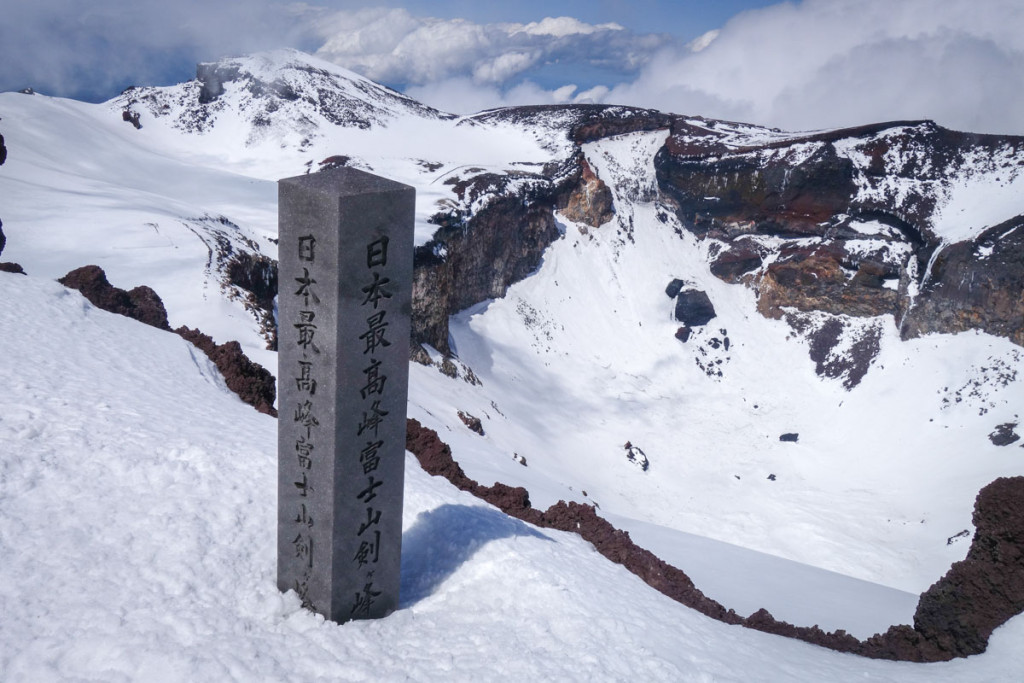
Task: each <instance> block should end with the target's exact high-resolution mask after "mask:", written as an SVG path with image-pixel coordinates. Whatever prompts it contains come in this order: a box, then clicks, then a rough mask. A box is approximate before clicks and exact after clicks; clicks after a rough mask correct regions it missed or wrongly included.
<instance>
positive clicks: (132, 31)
mask: <svg viewBox="0 0 1024 683" xmlns="http://www.w3.org/2000/svg"><path fill="white" fill-rule="evenodd" d="M303 4H305V5H307V6H309V7H311V8H316V9H320V10H322V11H321V12H320V15H325V14H330V13H331V12H332V11H341V12H346V11H347V12H354V11H358V10H361V9H367V8H392V9H394V8H401V9H405V10H406V11H407V12H408V13H409V14H410V15H412V16H414V17H420V18H430V17H433V18H438V19H448V20H454V19H463V20H466V21H469V22H472V23H474V24H480V25H486V24H494V23H499V22H517V23H523V24H527V23H529V22H536V21H540V20H542V19H544V18H545V17H562V16H567V17H573V18H576V19H579V20H580V21H582V22H584V23H589V24H604V23H609V22H614V23H618V24H620V25H621V26H623V27H624V28H625V29H626V30H627V31H628V32H631V33H635V34H647V33H658V34H664V35H666V37H667V38H670V39H671V40H676V41H679V42H680V44H683V43H685V42H687V41H689V40H691V39H692V38H694V37H696V36H698V35H700V34H702V33H704V32H706V31H708V30H711V29H714V28H717V27H719V26H721V25H722V24H724V23H725V22H726V21H727V20H728V19H729V18H730V17H731V16H733V15H734V14H737V13H739V12H742V11H743V10H745V9H749V8H755V7H763V6H766V5H770V4H773V3H772V1H771V0H717V1H707V0H703V1H695V0H680V1H677V2H663V1H660V0H634V1H633V2H627V1H625V0H561V1H558V0H555V1H542V0H525V1H517V2H479V1H474V0H441V1H435V2H427V1H420V2H396V1H394V0H383V1H377V2H374V1H373V0H356V1H345V0H319V1H318V0H311V1H309V2H306V3H303ZM298 5H299V3H291V2H287V1H281V0H250V1H248V2H239V1H238V0H176V1H175V2H168V1H167V0H134V1H129V0H93V1H91V2H90V1H88V0H33V1H32V2H25V1H24V0H0V16H2V17H4V20H3V22H2V24H0V91H7V90H20V89H22V88H25V87H32V88H34V89H36V90H37V91H39V92H43V93H46V94H51V95H59V96H66V97H74V98H76V99H85V100H89V101H102V100H105V99H108V98H110V97H113V96H115V95H116V94H118V93H119V92H120V91H121V90H123V89H124V88H125V87H127V86H129V85H137V84H146V85H163V84H171V83H176V82H180V81H183V80H187V79H189V78H191V77H192V76H194V73H195V64H196V63H197V62H199V61H210V60H216V59H219V58H221V57H229V56H237V55H239V54H243V53H247V52H251V51H255V50H263V49H271V48H275V47H285V46H287V47H296V48H299V49H303V50H306V51H310V52H313V51H315V50H317V49H318V48H319V47H320V37H319V36H317V34H316V32H315V27H314V26H311V25H310V24H311V23H313V22H314V21H315V16H316V15H315V13H314V12H307V17H306V18H301V17H300V16H299V15H298V14H297V13H296V12H295V10H294V9H293V8H295V7H297V6H298ZM663 42H668V41H663ZM633 72H634V70H632V69H625V68H620V69H616V68H611V67H608V66H605V67H603V68H601V67H595V66H594V65H593V64H591V63H590V61H589V60H587V59H585V58H580V59H578V60H576V61H573V60H571V59H570V60H568V61H566V60H565V59H564V58H563V60H562V61H561V62H560V63H559V64H557V65H554V64H549V65H538V66H537V67H536V68H534V69H532V70H531V74H532V75H533V78H534V80H535V81H536V82H538V83H541V84H543V85H545V86H548V87H557V85H562V84H564V80H563V79H565V78H567V77H568V74H570V73H571V74H572V75H573V77H574V78H575V80H577V81H580V85H581V86H582V87H590V86H592V85H597V84H598V83H602V84H605V85H614V84H615V83H617V82H620V81H621V80H623V79H624V78H627V77H628V76H629V75H631V74H632V73H633ZM390 80H391V82H389V83H387V85H391V86H398V87H404V86H406V85H407V83H405V82H402V81H403V80H404V79H401V78H396V79H390ZM556 81H563V82H559V83H557V84H556Z"/></svg>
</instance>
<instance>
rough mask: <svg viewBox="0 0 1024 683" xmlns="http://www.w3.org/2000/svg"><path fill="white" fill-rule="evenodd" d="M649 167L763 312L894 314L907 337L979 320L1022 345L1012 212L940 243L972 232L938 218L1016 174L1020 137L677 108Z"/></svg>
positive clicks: (728, 276) (1020, 227)
mask: <svg viewBox="0 0 1024 683" xmlns="http://www.w3.org/2000/svg"><path fill="white" fill-rule="evenodd" d="M655 169H656V172H657V180H658V185H659V190H660V192H661V195H662V200H663V201H664V202H665V203H666V204H667V205H668V206H670V207H671V208H672V209H673V210H674V211H675V213H676V215H677V217H678V218H679V219H680V221H681V222H682V224H683V226H684V227H685V228H686V229H687V230H689V231H691V232H692V233H694V234H695V235H697V236H698V237H699V238H700V239H703V240H706V241H708V242H709V243H710V244H709V248H708V254H709V259H710V266H711V272H712V273H713V274H714V275H716V276H717V277H719V278H721V279H722V280H724V281H726V282H730V283H744V284H746V285H748V286H751V287H753V288H754V289H755V290H756V291H757V293H758V297H759V298H758V310H759V311H760V312H761V313H762V314H763V315H765V316H768V317H772V318H782V317H786V318H787V320H791V321H792V320H793V318H791V317H790V316H789V315H788V313H789V312H793V311H796V312H804V313H810V312H821V313H826V314H830V315H835V316H847V317H863V318H868V317H876V316H892V317H893V319H894V320H895V323H896V324H897V325H898V329H899V330H900V332H901V335H902V336H903V338H905V339H906V338H911V337H916V336H920V335H922V334H927V333H931V332H946V333H950V332H960V331H964V330H969V329H977V330H983V331H985V332H988V333H990V334H994V335H998V336H1002V337H1006V338H1008V339H1010V340H1011V341H1013V342H1014V343H1016V344H1020V345H1024V215H1018V216H1016V217H1012V218H1011V217H1007V218H1008V220H1006V221H1005V222H1004V223H1001V224H999V225H996V226H994V227H990V228H987V229H985V230H984V231H982V232H981V233H980V235H978V236H977V237H976V238H967V239H966V241H960V242H955V243H952V244H950V243H948V242H949V241H950V240H949V238H948V234H949V231H950V230H953V234H954V235H955V234H965V235H970V234H971V233H972V232H974V231H975V230H974V229H973V228H971V227H970V226H969V224H967V225H962V224H963V222H964V221H968V220H970V218H961V217H959V216H957V217H956V218H951V217H950V216H949V215H948V204H949V202H950V201H951V197H953V193H955V192H956V191H958V190H957V188H958V187H960V186H966V184H969V183H976V184H979V186H986V187H989V188H991V187H999V186H1000V185H1001V184H1003V183H1006V182H1011V181H1013V182H1016V181H1015V180H1014V179H1015V178H1019V177H1020V176H1021V175H1022V174H1024V138H1020V137H1011V136H997V135H974V134H967V133H959V132H956V131H950V130H946V129H944V128H942V127H940V126H937V125H935V124H934V123H932V122H929V121H916V122H915V121H898V122H892V123H882V124H875V125H870V126H861V127H858V128H849V129H842V130H833V131H826V132H824V133H818V134H813V135H792V134H787V133H783V132H781V131H777V130H768V129H762V128H755V127H752V126H746V125H744V124H736V123H729V122H724V121H711V120H706V119H700V118H695V117H677V118H676V119H675V120H674V121H673V123H672V127H671V135H670V136H669V138H668V140H667V142H666V144H665V146H664V147H663V148H662V149H661V150H660V151H659V152H658V154H657V155H656V158H655ZM1006 206H1009V207H1012V206H1013V203H1012V202H1010V203H1007V204H1006ZM1018 210H1019V209H1018ZM944 212H946V213H944ZM978 220H982V219H978ZM951 221H954V223H951ZM951 225H954V227H953V228H951V227H950V226H951ZM984 227H985V226H984V224H982V225H980V226H978V229H981V228H984ZM865 348H866V347H865ZM819 365H820V364H819ZM861 365H862V366H863V367H865V368H866V367H867V366H864V364H863V363H861ZM823 368H824V366H822V367H821V368H820V369H823ZM853 384H854V385H855V384H856V382H853Z"/></svg>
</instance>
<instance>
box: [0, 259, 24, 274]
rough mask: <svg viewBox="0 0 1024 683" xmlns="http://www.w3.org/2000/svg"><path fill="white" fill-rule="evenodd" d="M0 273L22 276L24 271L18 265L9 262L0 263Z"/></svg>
mask: <svg viewBox="0 0 1024 683" xmlns="http://www.w3.org/2000/svg"><path fill="white" fill-rule="evenodd" d="M0 272H3V273H17V274H21V275H24V274H25V269H24V268H22V267H21V264H20V263H12V262H10V261H4V262H2V263H0Z"/></svg>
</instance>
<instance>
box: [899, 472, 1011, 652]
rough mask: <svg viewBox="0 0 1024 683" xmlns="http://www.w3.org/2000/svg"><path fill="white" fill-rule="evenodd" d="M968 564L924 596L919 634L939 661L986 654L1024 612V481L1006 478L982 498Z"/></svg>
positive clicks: (952, 571)
mask: <svg viewBox="0 0 1024 683" xmlns="http://www.w3.org/2000/svg"><path fill="white" fill-rule="evenodd" d="M973 521H974V528H975V532H974V539H973V541H972V542H971V549H970V550H969V551H968V553H967V559H965V560H963V561H962V562H957V563H955V564H954V565H953V567H952V568H951V569H950V570H949V572H948V573H947V574H946V575H945V576H944V577H942V578H941V579H939V580H938V581H937V582H936V583H935V584H934V585H932V587H931V588H929V589H928V590H927V591H925V592H924V593H923V594H922V595H921V601H920V602H919V603H918V605H917V611H916V612H915V614H914V630H915V631H917V632H918V633H920V634H921V635H922V637H923V638H924V639H925V641H926V642H927V643H928V644H930V645H931V646H932V647H934V648H935V650H936V651H937V652H936V653H935V654H936V655H937V656H936V659H951V658H953V657H967V656H969V655H974V654H979V653H981V652H984V651H985V648H986V647H987V646H988V639H989V636H990V635H992V632H993V631H994V630H995V629H996V628H997V627H999V626H1001V625H1002V624H1004V623H1006V621H1007V620H1009V619H1011V618H1013V617H1015V616H1017V615H1018V614H1020V613H1021V612H1024V477H1002V478H1000V479H996V480H995V481H994V482H992V483H991V484H989V485H988V486H986V487H985V488H983V489H982V490H981V492H980V493H978V498H977V500H976V502H975V504H974V517H973Z"/></svg>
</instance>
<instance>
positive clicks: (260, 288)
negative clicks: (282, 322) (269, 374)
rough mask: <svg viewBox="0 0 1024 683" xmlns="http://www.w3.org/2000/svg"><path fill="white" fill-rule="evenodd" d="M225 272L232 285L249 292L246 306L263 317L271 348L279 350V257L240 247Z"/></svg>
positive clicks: (265, 335)
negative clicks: (276, 302)
mask: <svg viewBox="0 0 1024 683" xmlns="http://www.w3.org/2000/svg"><path fill="white" fill-rule="evenodd" d="M224 272H225V277H226V279H227V282H228V284H229V285H234V286H235V287H238V288H240V289H242V290H244V291H245V292H246V293H247V301H246V308H247V309H248V310H249V312H250V313H252V314H253V315H254V316H255V317H256V318H257V319H258V320H259V323H260V331H261V332H262V333H263V336H264V337H265V338H266V339H267V348H268V349H269V350H271V351H276V350H277V326H276V325H275V324H274V297H275V296H277V261H275V260H274V259H272V258H269V257H267V256H264V255H262V254H256V253H253V252H249V251H236V252H234V253H233V254H232V255H231V257H230V259H228V261H227V264H226V266H225V269H224Z"/></svg>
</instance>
